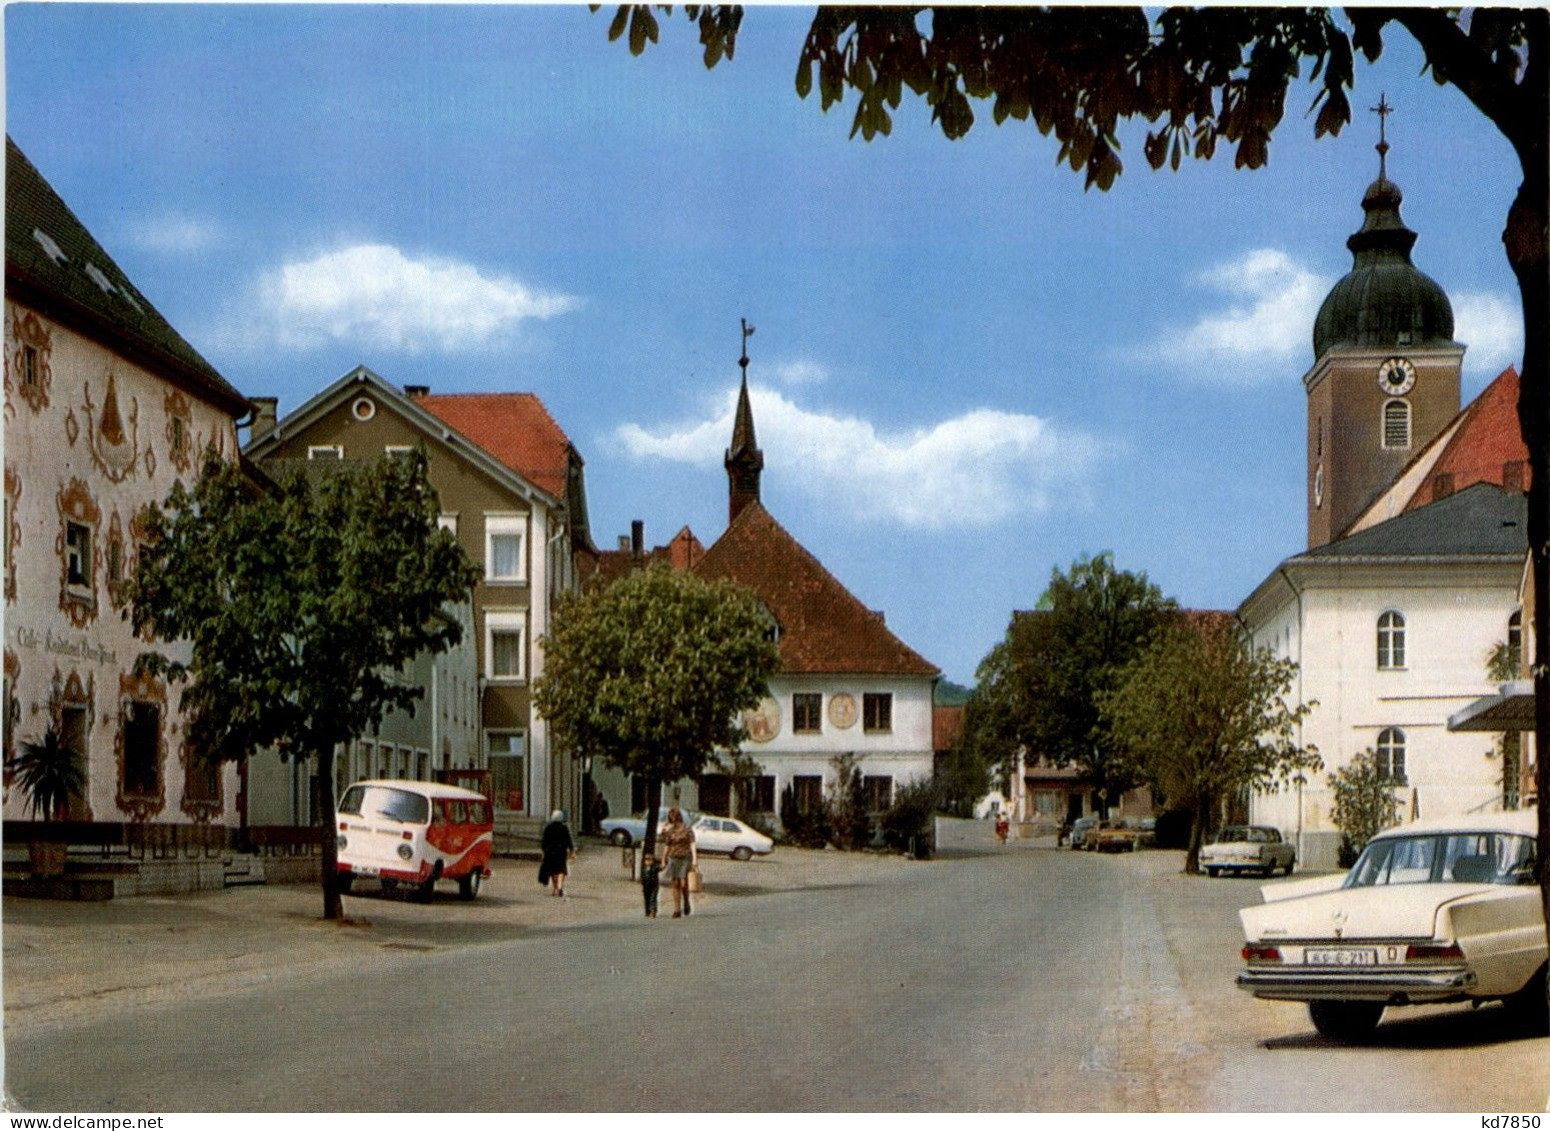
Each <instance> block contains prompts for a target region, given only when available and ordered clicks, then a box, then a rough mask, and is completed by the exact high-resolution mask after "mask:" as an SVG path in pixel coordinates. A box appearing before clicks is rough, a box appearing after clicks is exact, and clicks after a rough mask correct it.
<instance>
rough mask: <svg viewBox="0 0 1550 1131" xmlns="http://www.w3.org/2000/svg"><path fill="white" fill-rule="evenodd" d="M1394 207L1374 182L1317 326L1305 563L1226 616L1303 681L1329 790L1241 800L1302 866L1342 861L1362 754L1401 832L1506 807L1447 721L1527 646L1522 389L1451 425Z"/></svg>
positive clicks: (1451, 395) (1456, 359)
mask: <svg viewBox="0 0 1550 1131" xmlns="http://www.w3.org/2000/svg"><path fill="white" fill-rule="evenodd" d="M1386 151H1387V146H1386V145H1382V144H1380V146H1379V153H1380V155H1385V156H1386ZM1400 203H1401V194H1400V191H1399V188H1398V186H1397V185H1395V184H1394V183H1393V182H1391V181H1389V180H1388V178H1387V174H1386V170H1385V169H1384V168H1383V167H1382V166H1380V172H1379V176H1378V179H1377V181H1375V182H1374V183H1373V184H1372V185H1371V186H1370V187H1369V188H1368V189H1367V192H1366V195H1365V196H1364V197H1363V200H1362V209H1363V212H1364V222H1363V224H1362V228H1361V230H1360V231H1358V232H1357V233H1356V234H1355V235H1353V236H1352V237H1351V238H1350V240H1349V241H1347V246H1348V247H1349V248H1350V249H1351V251H1352V253H1353V263H1352V268H1351V271H1350V273H1349V274H1347V275H1346V276H1345V278H1343V279H1341V280H1340V281H1339V282H1338V283H1336V285H1335V286H1334V288H1333V289H1332V290H1331V291H1330V293H1329V295H1328V297H1327V298H1326V299H1325V300H1324V304H1323V306H1322V308H1321V309H1320V311H1319V315H1318V319H1317V321H1316V323H1315V325H1314V333H1313V344H1314V355H1315V362H1314V365H1313V367H1312V368H1311V369H1310V370H1309V371H1308V373H1307V375H1306V376H1305V377H1304V378H1303V383H1304V387H1305V389H1306V390H1307V394H1308V419H1307V435H1308V449H1307V515H1308V549H1307V550H1306V551H1305V552H1303V553H1301V554H1297V555H1294V556H1293V557H1290V558H1288V559H1286V560H1285V561H1283V562H1282V563H1281V564H1280V565H1279V566H1277V567H1276V568H1275V569H1274V570H1273V571H1272V572H1271V573H1270V574H1269V576H1267V577H1266V578H1265V579H1264V581H1262V582H1261V583H1260V584H1259V585H1258V586H1257V587H1256V588H1255V590H1254V592H1253V593H1252V594H1250V596H1249V597H1248V598H1247V599H1246V600H1245V601H1244V602H1243V604H1242V605H1240V606H1239V608H1238V616H1239V619H1240V621H1241V622H1242V624H1243V625H1244V628H1245V629H1246V631H1247V633H1248V635H1249V638H1250V640H1251V641H1252V643H1253V644H1254V645H1255V646H1256V647H1264V648H1268V649H1270V650H1271V651H1273V652H1274V653H1276V654H1277V655H1280V656H1285V657H1289V658H1291V659H1293V660H1295V661H1297V663H1298V664H1299V665H1300V673H1301V674H1300V677H1299V684H1298V686H1297V687H1296V688H1295V689H1294V691H1293V696H1294V698H1295V699H1296V700H1297V701H1300V702H1316V703H1317V706H1316V707H1315V709H1314V710H1313V712H1312V713H1311V714H1310V715H1309V717H1308V719H1307V721H1306V722H1305V723H1304V724H1303V730H1302V741H1303V742H1304V743H1306V744H1312V745H1315V746H1317V747H1318V749H1319V752H1320V754H1321V756H1322V757H1323V759H1324V763H1325V771H1326V772H1325V774H1320V775H1315V776H1313V777H1312V778H1310V780H1309V781H1308V782H1307V783H1305V784H1304V785H1303V786H1302V787H1300V788H1293V789H1292V790H1290V791H1282V792H1280V793H1275V794H1257V795H1255V796H1253V797H1252V798H1251V799H1250V809H1251V812H1250V816H1251V819H1252V820H1254V821H1255V822H1257V823H1265V824H1272V825H1276V826H1278V827H1279V828H1280V829H1281V830H1282V832H1283V834H1285V835H1286V836H1288V837H1290V838H1295V839H1296V840H1297V841H1298V843H1299V852H1298V859H1299V862H1301V863H1305V864H1306V865H1308V866H1310V867H1333V866H1335V863H1336V859H1337V856H1338V850H1339V846H1340V832H1339V830H1338V829H1337V828H1336V827H1335V826H1334V824H1333V821H1332V813H1331V805H1332V801H1333V798H1332V795H1331V792H1330V790H1329V788H1328V785H1327V780H1328V779H1327V775H1328V773H1330V772H1333V771H1337V770H1339V769H1341V768H1342V767H1344V766H1346V765H1347V764H1349V762H1350V761H1351V759H1352V758H1354V757H1356V756H1357V755H1359V754H1361V753H1363V752H1364V751H1367V750H1370V751H1372V752H1373V754H1374V755H1375V757H1376V759H1377V762H1378V765H1379V767H1380V768H1381V769H1382V770H1383V771H1384V772H1385V773H1386V774H1387V776H1388V777H1389V779H1390V781H1391V782H1392V783H1393V787H1394V790H1395V795H1396V797H1397V798H1398V799H1399V800H1400V801H1401V808H1402V814H1403V815H1404V816H1406V817H1414V816H1422V815H1424V816H1448V815H1454V814H1460V813H1465V812H1476V811H1480V810H1484V809H1489V808H1502V807H1503V806H1504V805H1505V804H1507V803H1508V801H1509V799H1510V793H1511V792H1513V791H1508V790H1504V788H1503V766H1502V761H1501V757H1500V752H1499V750H1498V748H1497V746H1496V744H1495V743H1494V742H1493V741H1492V740H1491V739H1490V738H1489V737H1487V736H1484V735H1480V734H1475V733H1469V732H1463V731H1450V730H1449V727H1448V720H1449V717H1450V715H1455V714H1457V713H1458V712H1460V711H1461V710H1462V709H1464V708H1465V707H1467V706H1468V705H1469V704H1470V703H1471V702H1473V701H1475V700H1476V699H1477V698H1478V697H1480V696H1482V695H1485V694H1486V693H1488V692H1489V691H1490V690H1491V689H1492V683H1491V681H1490V679H1489V676H1488V671H1487V663H1488V660H1489V659H1490V657H1491V654H1492V652H1493V650H1494V649H1495V648H1496V647H1497V646H1498V645H1499V644H1502V643H1504V642H1506V641H1508V640H1509V638H1510V637H1511V636H1512V635H1513V634H1514V633H1520V632H1521V623H1522V612H1521V609H1520V607H1519V606H1520V596H1519V586H1520V580H1521V577H1522V574H1523V562H1524V555H1525V553H1526V551H1527V544H1528V543H1527V532H1526V520H1527V505H1526V498H1525V496H1524V490H1525V488H1526V487H1527V475H1528V472H1527V462H1526V461H1527V453H1526V451H1525V450H1524V448H1523V445H1522V440H1521V438H1520V437H1519V434H1518V426H1517V419H1516V414H1515V411H1513V406H1514V402H1515V401H1516V397H1517V374H1516V373H1515V372H1514V371H1512V370H1511V369H1509V370H1507V371H1506V372H1504V373H1503V374H1502V375H1501V376H1500V377H1498V378H1497V379H1496V380H1495V381H1494V382H1492V384H1491V385H1490V386H1489V387H1487V388H1486V389H1485V390H1484V391H1483V392H1482V393H1481V394H1480V396H1479V397H1477V398H1476V399H1475V400H1474V401H1473V402H1472V403H1471V404H1470V405H1468V406H1467V407H1465V408H1464V409H1463V410H1462V411H1461V410H1460V408H1459V384H1460V376H1459V375H1460V369H1461V366H1462V363H1463V357H1464V347H1463V345H1461V344H1460V343H1458V342H1456V341H1454V340H1453V311H1452V306H1451V304H1450V303H1449V301H1448V297H1447V295H1446V293H1445V292H1444V291H1443V289H1442V288H1441V287H1440V286H1439V285H1438V284H1437V283H1436V282H1434V281H1433V280H1432V279H1430V278H1428V277H1427V276H1425V275H1424V274H1422V273H1421V272H1420V271H1419V270H1417V269H1416V268H1415V266H1414V265H1413V264H1412V263H1411V260H1410V251H1411V248H1412V247H1413V246H1414V244H1415V242H1416V234H1415V233H1414V232H1413V231H1411V230H1409V229H1408V228H1407V227H1405V224H1404V222H1403V220H1402V219H1401V218H1400V213H1399V208H1400Z"/></svg>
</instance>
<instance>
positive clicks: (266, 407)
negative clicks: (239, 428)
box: [248, 397, 280, 444]
mask: <svg viewBox="0 0 1550 1131" xmlns="http://www.w3.org/2000/svg"><path fill="white" fill-rule="evenodd" d="M248 400H249V401H251V402H252V403H253V423H252V424H250V425H249V431H248V443H250V444H251V443H253V442H254V441H256V440H262V439H263V438H264V437H265V436H267V435H269V433H271V432H273V431H274V426H275V420H276V418H277V415H278V411H279V408H280V398H279V397H249V398H248Z"/></svg>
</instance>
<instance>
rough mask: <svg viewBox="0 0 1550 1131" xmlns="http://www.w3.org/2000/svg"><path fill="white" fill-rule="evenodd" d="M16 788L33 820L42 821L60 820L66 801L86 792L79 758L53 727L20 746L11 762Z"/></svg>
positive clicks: (83, 770) (83, 772)
mask: <svg viewBox="0 0 1550 1131" xmlns="http://www.w3.org/2000/svg"><path fill="white" fill-rule="evenodd" d="M11 767H12V769H13V770H14V771H15V773H16V779H15V780H16V786H17V788H18V789H20V790H21V791H22V793H23V794H24V795H25V796H26V798H27V804H28V806H29V807H30V808H31V810H32V815H33V817H35V818H36V817H42V818H43V819H44V820H45V821H48V820H53V819H55V818H59V817H63V816H64V814H65V813H66V812H67V811H68V810H69V806H70V802H71V801H72V800H74V799H75V798H77V797H80V796H81V795H82V794H83V793H84V792H85V790H86V771H85V769H84V768H83V767H82V765H81V756H80V754H78V753H76V751H74V750H72V749H71V748H70V747H69V746H67V745H66V744H65V743H64V741H63V740H62V739H61V738H60V737H59V732H58V731H57V730H55V729H54V728H53V727H49V728H48V730H46V731H44V732H43V737H42V738H41V739H40V740H39V741H37V742H24V743H22V744H21V753H20V754H18V755H17V756H16V760H15V761H14V762H12V763H11Z"/></svg>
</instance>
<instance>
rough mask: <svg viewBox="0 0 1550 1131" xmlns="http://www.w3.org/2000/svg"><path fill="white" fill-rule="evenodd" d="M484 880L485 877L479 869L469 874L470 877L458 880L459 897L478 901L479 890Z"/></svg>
mask: <svg viewBox="0 0 1550 1131" xmlns="http://www.w3.org/2000/svg"><path fill="white" fill-rule="evenodd" d="M483 878H484V877H483V876H482V875H481V873H480V872H479V869H477V868H475V869H474V870H473V871H472V872H470V873H468V875H466V876H464V877H462V878H461V879H460V880H458V882H457V893H458V895H460V896H462V897H463V898H464V899H478V898H479V888H480V885H481V881H482V880H483Z"/></svg>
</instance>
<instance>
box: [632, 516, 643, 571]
mask: <svg viewBox="0 0 1550 1131" xmlns="http://www.w3.org/2000/svg"><path fill="white" fill-rule="evenodd" d="M645 554H646V524H645V523H644V522H643V521H642V520H640V519H638V518H637V519H636V520H635V521H634V522H632V523H630V557H631V558H632V559H633V560H634V562H635V564H636V565H640V563H641V559H642V558H644V557H645Z"/></svg>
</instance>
